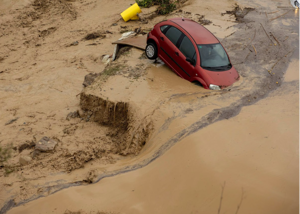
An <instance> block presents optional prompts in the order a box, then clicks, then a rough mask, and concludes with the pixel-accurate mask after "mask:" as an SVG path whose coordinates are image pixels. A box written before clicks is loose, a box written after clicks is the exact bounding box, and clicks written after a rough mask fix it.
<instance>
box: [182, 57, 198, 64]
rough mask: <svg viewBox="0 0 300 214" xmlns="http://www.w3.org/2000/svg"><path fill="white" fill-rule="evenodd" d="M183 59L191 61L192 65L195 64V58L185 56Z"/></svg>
mask: <svg viewBox="0 0 300 214" xmlns="http://www.w3.org/2000/svg"><path fill="white" fill-rule="evenodd" d="M185 60H186V61H188V62H189V63H191V64H192V65H195V64H196V62H195V60H194V59H191V58H189V57H187V58H186V59H185Z"/></svg>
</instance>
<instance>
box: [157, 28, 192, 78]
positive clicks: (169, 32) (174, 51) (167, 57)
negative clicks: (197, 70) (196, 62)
mask: <svg viewBox="0 0 300 214" xmlns="http://www.w3.org/2000/svg"><path fill="white" fill-rule="evenodd" d="M182 35H183V34H182V32H181V31H180V30H179V29H178V28H176V27H174V26H169V27H168V28H165V29H163V31H161V32H160V38H159V40H160V49H161V56H162V58H163V59H162V60H163V61H164V62H165V63H166V64H167V65H168V66H170V67H171V68H172V69H173V70H174V71H175V72H176V73H177V74H178V75H179V76H180V77H182V78H184V79H189V78H190V77H189V75H188V74H187V73H186V72H185V71H184V70H183V69H182V67H181V66H180V65H179V64H178V62H177V61H176V58H178V55H179V49H178V48H177V46H176V45H177V44H178V41H179V39H180V38H181V36H182Z"/></svg>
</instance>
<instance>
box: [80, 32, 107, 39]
mask: <svg viewBox="0 0 300 214" xmlns="http://www.w3.org/2000/svg"><path fill="white" fill-rule="evenodd" d="M105 37H106V35H105V34H103V33H99V32H94V33H90V34H88V35H86V36H85V37H84V38H83V39H85V40H91V39H97V38H100V39H104V38H105Z"/></svg>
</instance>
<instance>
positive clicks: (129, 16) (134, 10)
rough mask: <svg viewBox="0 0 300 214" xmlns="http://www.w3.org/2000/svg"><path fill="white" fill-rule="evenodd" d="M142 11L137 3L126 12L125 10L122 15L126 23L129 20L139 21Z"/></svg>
mask: <svg viewBox="0 0 300 214" xmlns="http://www.w3.org/2000/svg"><path fill="white" fill-rule="evenodd" d="M141 12H142V11H141V9H140V7H139V6H138V4H137V3H135V4H133V5H132V6H130V7H129V8H127V9H126V10H124V11H123V12H122V13H121V14H120V15H121V16H122V18H123V19H124V21H125V22H127V21H129V20H139V16H138V14H139V13H141Z"/></svg>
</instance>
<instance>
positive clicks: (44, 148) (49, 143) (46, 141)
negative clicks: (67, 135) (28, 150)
mask: <svg viewBox="0 0 300 214" xmlns="http://www.w3.org/2000/svg"><path fill="white" fill-rule="evenodd" d="M56 144H57V142H56V141H55V140H53V139H51V138H49V137H43V138H42V139H40V140H39V141H38V142H37V143H36V144H35V149H36V150H38V151H41V152H48V151H52V150H53V149H54V148H55V146H56Z"/></svg>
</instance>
